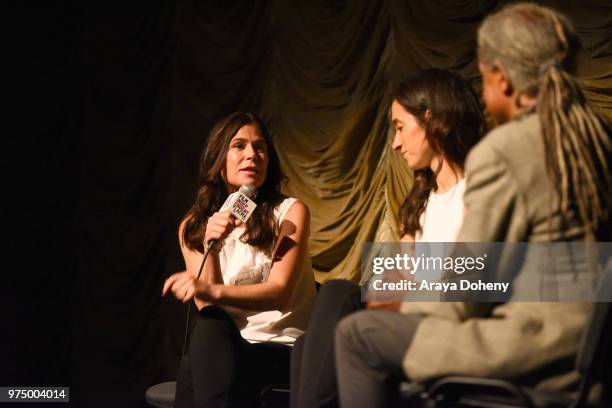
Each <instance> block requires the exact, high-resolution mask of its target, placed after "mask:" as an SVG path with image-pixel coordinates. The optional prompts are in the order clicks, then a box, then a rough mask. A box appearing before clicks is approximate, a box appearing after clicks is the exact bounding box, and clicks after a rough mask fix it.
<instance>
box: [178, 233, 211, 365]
mask: <svg viewBox="0 0 612 408" xmlns="http://www.w3.org/2000/svg"><path fill="white" fill-rule="evenodd" d="M215 243H216V241H215V242H213V241H211V242H210V243H209V244H208V249H207V250H206V252H205V253H204V259H202V264H201V265H200V270H199V271H198V277H197V278H196V280H200V275H202V269H204V264H205V263H206V258H208V254H209V253H210V250H211V249H212V248H213V247H214V246H215ZM194 298H195V294H194ZM192 307H193V306H192V304H191V302H189V303H187V321H186V322H185V339H184V340H183V353H182V355H185V352H186V351H187V339H188V338H189V326H190V324H189V323H190V322H189V320H191V319H190V318H191V308H192Z"/></svg>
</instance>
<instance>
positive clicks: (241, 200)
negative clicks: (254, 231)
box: [208, 184, 257, 251]
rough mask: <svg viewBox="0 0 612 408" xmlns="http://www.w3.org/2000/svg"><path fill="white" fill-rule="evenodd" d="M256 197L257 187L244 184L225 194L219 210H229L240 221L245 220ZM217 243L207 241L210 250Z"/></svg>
mask: <svg viewBox="0 0 612 408" xmlns="http://www.w3.org/2000/svg"><path fill="white" fill-rule="evenodd" d="M255 197H257V189H256V188H255V186H253V185H252V184H244V185H243V186H241V187H240V189H239V190H238V191H236V192H235V193H232V194H230V195H229V196H227V199H226V200H225V202H224V203H223V205H222V206H221V209H220V210H219V212H222V211H226V210H230V212H231V213H232V214H233V215H234V217H236V218H237V219H239V220H240V221H242V222H247V220H248V219H249V217H250V216H251V214H253V211H255V208H256V207H257V204H255V202H254V201H253V200H255ZM216 244H217V240H216V239H213V240H211V241H210V242H209V243H208V250H209V251H210V250H211V249H212V248H213V247H214V246H215V245H216Z"/></svg>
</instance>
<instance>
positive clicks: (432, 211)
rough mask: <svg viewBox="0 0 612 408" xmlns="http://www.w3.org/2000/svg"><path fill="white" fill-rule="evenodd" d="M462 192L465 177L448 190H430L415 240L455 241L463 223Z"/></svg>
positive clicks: (463, 191)
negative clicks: (438, 191) (439, 191)
mask: <svg viewBox="0 0 612 408" xmlns="http://www.w3.org/2000/svg"><path fill="white" fill-rule="evenodd" d="M463 193H465V178H462V179H461V180H459V181H458V182H457V184H455V185H454V186H453V187H451V188H450V189H449V190H448V191H446V192H444V193H441V194H436V193H435V192H433V191H432V192H431V193H430V194H429V199H428V200H427V205H426V206H425V211H423V214H421V226H422V230H421V231H419V232H418V233H417V234H416V237H415V240H416V242H455V241H456V240H457V235H459V230H460V229H461V224H463Z"/></svg>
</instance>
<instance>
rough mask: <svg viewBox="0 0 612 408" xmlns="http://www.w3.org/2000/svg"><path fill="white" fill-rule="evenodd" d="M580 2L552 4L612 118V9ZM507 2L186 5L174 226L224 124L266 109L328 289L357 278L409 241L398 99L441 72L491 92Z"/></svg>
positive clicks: (173, 127) (172, 114)
mask: <svg viewBox="0 0 612 408" xmlns="http://www.w3.org/2000/svg"><path fill="white" fill-rule="evenodd" d="M573 3H574V4H572V2H555V3H554V4H548V3H545V4H547V5H552V6H554V7H556V8H558V9H560V10H561V11H563V12H565V13H567V14H568V15H569V16H570V17H571V18H572V20H573V22H574V24H575V26H576V29H577V31H578V34H579V35H580V38H581V40H582V42H583V45H584V48H583V50H582V51H581V55H580V64H579V70H578V74H579V76H580V77H581V78H582V79H583V80H584V89H585V91H586V93H587V96H588V98H589V99H590V100H591V101H592V102H593V103H594V104H595V105H597V106H599V107H600V108H601V109H603V110H604V112H605V113H606V114H607V115H608V116H610V117H612V34H611V32H612V9H611V8H610V7H609V6H605V5H599V4H598V3H596V2H582V1H581V2H573ZM578 3H579V4H578ZM504 4H505V2H493V1H485V0H483V1H469V0H465V1H456V0H453V1H450V0H449V1H429V0H408V1H394V0H386V1H383V0H379V1H346V2H342V1H260V2H249V1H243V2H229V3H228V4H227V5H224V6H223V7H221V8H220V7H212V6H210V4H209V3H206V2H187V3H184V4H182V5H181V6H180V9H179V12H178V15H177V17H176V18H177V24H176V27H177V49H176V55H175V59H174V62H173V70H172V71H173V72H172V75H173V78H172V81H170V85H171V86H170V88H169V89H170V91H169V93H170V96H171V99H170V101H171V102H170V109H169V129H168V131H169V132H171V133H172V134H173V140H174V143H173V158H174V166H172V168H173V169H175V170H174V171H175V172H174V174H173V177H174V179H175V180H177V181H176V183H174V185H175V186H177V187H176V189H175V190H174V191H173V192H172V191H171V193H176V197H175V198H174V199H176V202H175V204H176V206H175V210H176V211H175V214H174V218H173V219H172V220H173V222H175V223H176V222H177V221H178V218H179V217H180V216H181V215H182V211H184V210H185V209H186V206H187V205H188V203H190V202H191V201H192V200H193V192H194V191H195V185H194V184H193V183H192V184H189V185H186V184H185V183H184V182H183V183H182V184H181V182H180V181H179V180H191V181H193V180H195V171H196V169H197V161H198V157H199V152H200V150H201V147H202V145H203V144H204V143H205V140H206V134H207V131H208V130H209V129H210V127H211V125H212V123H213V122H214V120H216V119H218V118H219V117H221V116H223V115H224V114H227V113H229V112H231V111H233V110H237V109H247V110H254V111H256V112H257V113H259V114H260V115H262V116H263V117H264V118H265V119H266V121H267V123H268V125H269V127H270V130H271V132H272V134H273V137H274V139H275V145H276V148H277V150H278V153H279V155H280V158H281V161H282V167H283V170H284V171H285V173H286V174H287V176H288V177H289V179H290V182H289V184H288V185H287V187H286V191H287V193H288V194H290V195H292V196H295V197H298V198H299V199H301V200H303V201H304V202H305V203H306V204H307V205H308V207H309V208H310V210H311V214H312V223H311V234H310V254H311V257H312V261H313V265H314V268H315V271H316V274H317V280H319V281H325V280H328V279H331V278H348V279H354V280H357V279H358V276H359V259H360V254H361V245H362V243H365V242H368V241H396V240H398V233H397V218H396V213H397V210H398V206H399V204H400V203H401V201H402V199H403V197H405V195H406V193H407V191H408V189H409V187H410V184H411V173H410V171H409V170H408V168H407V167H406V165H405V164H404V162H403V160H402V159H401V157H400V156H399V155H398V154H397V153H396V152H394V151H392V149H391V148H390V143H389V140H390V134H389V125H388V113H387V112H388V107H389V102H390V100H389V98H390V93H391V91H392V89H393V88H394V86H395V85H397V84H398V83H399V82H400V81H401V80H402V78H403V77H404V76H405V75H407V74H409V73H413V72H415V71H418V70H420V69H425V68H430V67H438V68H449V69H453V70H457V71H459V72H461V73H462V74H463V75H465V76H466V77H467V78H469V79H470V80H471V81H472V82H473V84H474V86H475V87H476V88H477V89H479V87H480V79H479V75H478V69H477V62H476V50H475V35H476V30H477V28H478V25H479V23H480V21H481V20H482V18H483V17H484V16H485V15H486V14H487V13H489V12H491V11H494V10H496V9H498V8H499V7H502V6H503V5H504ZM602 4H603V3H602ZM179 185H181V186H182V187H181V188H182V190H180V189H179V188H178V186H179ZM179 190H180V191H179Z"/></svg>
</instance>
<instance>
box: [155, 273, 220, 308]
mask: <svg viewBox="0 0 612 408" xmlns="http://www.w3.org/2000/svg"><path fill="white" fill-rule="evenodd" d="M211 288H212V286H211V285H209V284H206V283H204V282H202V281H198V280H197V279H196V278H195V277H194V276H193V275H192V274H191V273H190V272H187V271H182V272H177V273H175V274H173V275H172V276H170V277H169V278H168V279H166V281H165V282H164V287H163V289H162V296H166V294H168V292H172V294H173V295H174V297H175V298H177V299H178V300H180V301H181V302H183V303H186V302H189V301H190V300H191V299H193V298H194V297H195V296H197V297H198V298H199V299H200V300H205V301H210V300H212V298H211Z"/></svg>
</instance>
